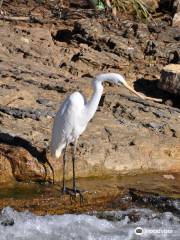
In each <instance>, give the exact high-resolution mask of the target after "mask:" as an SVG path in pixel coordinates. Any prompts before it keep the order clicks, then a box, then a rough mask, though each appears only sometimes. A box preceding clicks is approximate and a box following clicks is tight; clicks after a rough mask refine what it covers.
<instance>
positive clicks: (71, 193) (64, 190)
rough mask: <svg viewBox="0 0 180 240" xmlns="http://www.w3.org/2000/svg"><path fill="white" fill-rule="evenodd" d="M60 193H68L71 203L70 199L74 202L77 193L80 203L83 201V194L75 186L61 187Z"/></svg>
mask: <svg viewBox="0 0 180 240" xmlns="http://www.w3.org/2000/svg"><path fill="white" fill-rule="evenodd" d="M61 193H62V194H67V195H69V196H70V201H71V203H72V201H75V202H76V197H77V196H78V195H79V200H80V204H83V203H84V196H83V194H82V191H81V190H79V189H77V188H76V189H71V188H67V187H66V188H62V189H61Z"/></svg>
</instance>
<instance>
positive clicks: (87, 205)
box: [0, 173, 180, 224]
mask: <svg viewBox="0 0 180 240" xmlns="http://www.w3.org/2000/svg"><path fill="white" fill-rule="evenodd" d="M173 177H174V179H172V178H171V179H167V178H165V177H164V175H163V174H160V173H156V174H155V173H154V174H149V173H148V174H140V175H129V176H127V175H124V176H123V175H120V176H117V177H113V178H112V177H110V176H108V177H104V178H86V179H80V180H79V184H78V187H79V188H80V189H83V190H84V193H83V195H84V202H83V204H80V201H79V196H78V195H77V197H76V200H75V201H74V200H73V201H71V200H70V198H69V196H67V195H62V194H61V192H60V185H52V184H50V185H49V184H37V183H36V184H35V183H31V184H25V183H14V184H6V185H5V184H4V185H3V184H2V185H1V187H0V209H3V208H4V207H6V206H10V207H12V208H14V209H16V210H17V211H25V210H27V209H28V210H29V211H30V212H33V213H35V214H38V215H46V214H64V213H83V212H86V213H89V214H92V213H94V212H102V211H103V214H104V211H106V210H107V211H110V210H127V209H132V208H136V207H138V208H148V209H152V210H155V211H159V212H172V213H174V214H175V215H177V216H178V217H179V216H180V212H179V211H180V195H179V192H180V191H179V190H180V189H179V186H180V185H179V181H180V176H179V174H173ZM152 179H153V181H152ZM67 184H68V186H69V187H70V186H71V182H70V181H68V183H67ZM107 214H109V213H107ZM100 215H101V213H99V217H100ZM122 217H125V216H122ZM139 217H140V216H139V215H138V214H137V213H135V212H134V213H133V212H131V213H130V215H129V219H130V221H132V222H135V221H138V218H139ZM109 220H117V219H115V216H114V215H112V216H109ZM2 222H3V223H5V224H6V223H7V224H10V223H12V224H13V220H12V219H10V217H9V216H3V215H2V216H1V215H0V224H2Z"/></svg>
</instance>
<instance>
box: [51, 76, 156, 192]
mask: <svg viewBox="0 0 180 240" xmlns="http://www.w3.org/2000/svg"><path fill="white" fill-rule="evenodd" d="M104 81H108V82H111V83H114V84H117V85H120V84H122V85H123V86H125V87H126V88H128V89H129V90H130V91H131V92H133V93H134V94H136V95H138V96H139V97H140V98H142V99H150V100H155V101H160V99H153V98H148V97H144V96H142V95H141V94H139V93H138V92H136V91H135V90H134V89H133V88H131V87H130V86H129V85H128V84H127V82H126V81H125V79H124V78H123V77H122V76H121V75H120V74H117V73H106V74H100V75H99V76H97V77H96V78H95V80H94V81H93V88H94V92H93V94H92V96H91V99H90V100H89V101H86V99H85V98H84V97H83V95H82V94H81V93H79V92H74V93H72V94H71V95H70V96H69V97H67V98H66V100H65V101H64V102H63V103H62V105H61V107H60V109H59V111H58V112H57V114H56V117H55V120H54V125H53V130H52V139H51V154H52V156H54V157H56V158H59V157H60V155H61V152H62V150H63V149H65V151H64V157H63V188H62V189H63V192H66V193H67V192H68V193H69V190H67V188H66V187H65V165H66V147H67V146H68V144H69V143H71V142H74V143H75V144H74V152H73V158H72V162H73V192H74V193H77V192H78V193H79V194H80V196H81V197H82V195H81V193H80V191H79V190H77V189H76V184H75V153H76V145H77V140H78V138H79V136H80V135H81V134H82V133H83V132H84V131H85V129H86V127H87V124H88V122H89V121H90V120H91V119H92V117H93V116H94V114H95V112H96V110H97V108H98V104H99V101H100V99H101V96H102V93H103V85H102V83H103V82H104Z"/></svg>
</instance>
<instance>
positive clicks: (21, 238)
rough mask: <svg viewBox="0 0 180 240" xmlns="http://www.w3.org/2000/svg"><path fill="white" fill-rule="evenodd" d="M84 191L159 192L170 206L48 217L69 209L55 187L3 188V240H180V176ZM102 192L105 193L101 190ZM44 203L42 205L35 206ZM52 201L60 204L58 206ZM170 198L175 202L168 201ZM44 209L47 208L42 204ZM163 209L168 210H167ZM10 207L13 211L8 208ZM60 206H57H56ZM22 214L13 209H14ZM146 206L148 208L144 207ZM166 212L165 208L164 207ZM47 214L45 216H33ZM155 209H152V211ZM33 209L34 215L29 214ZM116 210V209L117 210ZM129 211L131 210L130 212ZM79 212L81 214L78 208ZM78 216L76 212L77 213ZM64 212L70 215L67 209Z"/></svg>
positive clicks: (98, 183)
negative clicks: (123, 188) (122, 190)
mask: <svg viewBox="0 0 180 240" xmlns="http://www.w3.org/2000/svg"><path fill="white" fill-rule="evenodd" d="M79 183H80V185H81V186H82V187H85V186H86V187H87V188H88V189H90V187H91V186H92V189H93V188H94V189H99V190H101V191H105V190H106V189H108V190H109V189H112V188H113V187H114V188H115V186H116V185H118V186H120V187H122V186H123V187H124V186H125V187H126V188H133V187H136V188H138V189H141V190H145V191H150V192H155V193H159V194H160V195H162V196H164V195H165V196H169V197H171V196H172V197H174V198H173V199H171V198H168V199H167V200H166V202H165V201H164V200H163V199H158V198H157V199H158V205H157V202H156V201H154V205H155V206H154V205H152V203H153V202H151V201H150V202H149V203H146V201H147V199H148V198H147V197H145V198H144V201H143V203H140V205H138V204H137V205H128V206H129V207H128V210H121V211H120V210H116V211H105V210H106V208H104V207H103V208H102V209H103V211H99V210H98V212H96V211H91V212H89V213H88V211H87V210H86V209H85V211H84V212H86V214H63V215H55V214H57V211H56V210H55V211H54V213H53V214H54V215H47V214H46V212H48V213H49V212H51V211H49V210H50V209H55V208H57V209H58V208H61V207H62V208H64V209H65V210H66V205H67V204H68V203H67V202H66V205H63V204H62V203H63V202H62V203H61V202H60V195H59V191H57V189H56V188H53V187H52V186H51V185H50V186H48V185H47V186H43V185H37V184H22V183H16V184H15V185H12V186H7V185H5V186H4V187H3V186H1V188H0V201H1V205H0V208H3V210H2V212H1V213H0V240H61V239H62V240H136V239H137V240H138V239H143V240H162V239H168V240H179V239H180V196H179V194H180V188H179V186H180V174H176V175H174V178H172V176H171V175H165V177H164V175H163V174H162V175H161V174H154V175H150V174H148V175H144V176H143V175H139V176H125V177H121V178H120V179H116V180H111V181H110V179H108V180H106V179H105V180H104V181H103V180H102V179H100V180H98V179H94V180H93V179H89V180H86V181H85V182H83V180H79ZM101 188H102V189H101ZM36 199H39V201H35V200H36ZM53 199H56V201H54V202H53ZM169 199H171V200H169ZM42 204H44V205H42ZM58 204H59V205H58ZM163 204H164V205H163ZM8 205H10V206H11V207H5V206H8ZM57 205H58V206H57ZM12 206H14V208H16V209H19V211H16V210H14V208H13V207H12ZM145 207H146V208H145ZM161 207H162V208H161ZM41 208H42V210H43V214H46V215H44V216H39V215H35V214H33V213H31V212H30V211H33V212H38V210H39V209H41ZM150 208H151V209H150ZM24 209H29V211H24ZM112 209H114V208H112ZM126 209H127V208H126ZM77 211H79V209H77ZM77 211H76V212H77ZM65 212H70V211H69V209H67V210H66V211H65Z"/></svg>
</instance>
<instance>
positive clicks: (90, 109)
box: [86, 79, 103, 121]
mask: <svg viewBox="0 0 180 240" xmlns="http://www.w3.org/2000/svg"><path fill="white" fill-rule="evenodd" d="M93 88H94V92H93V94H92V96H91V99H90V100H89V101H88V102H87V104H86V116H87V120H88V121H89V120H90V119H91V118H92V117H93V116H94V114H95V112H96V110H97V108H98V104H99V101H100V99H101V96H102V93H103V85H102V81H100V80H96V79H95V80H94V82H93Z"/></svg>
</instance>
